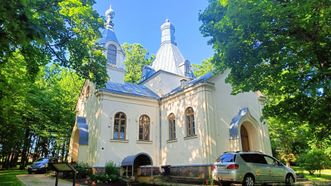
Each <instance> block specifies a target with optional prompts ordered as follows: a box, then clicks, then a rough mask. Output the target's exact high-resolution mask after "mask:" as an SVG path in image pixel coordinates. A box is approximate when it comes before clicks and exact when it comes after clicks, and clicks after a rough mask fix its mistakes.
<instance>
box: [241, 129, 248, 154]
mask: <svg viewBox="0 0 331 186" xmlns="http://www.w3.org/2000/svg"><path fill="white" fill-rule="evenodd" d="M240 134H241V145H242V150H243V151H245V152H248V151H250V148H249V138H248V132H247V130H246V127H245V126H243V125H242V126H241V127H240Z"/></svg>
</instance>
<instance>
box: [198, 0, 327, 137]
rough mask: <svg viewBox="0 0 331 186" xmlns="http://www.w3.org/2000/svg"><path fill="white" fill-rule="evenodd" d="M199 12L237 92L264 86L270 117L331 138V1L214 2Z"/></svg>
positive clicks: (220, 63)
mask: <svg viewBox="0 0 331 186" xmlns="http://www.w3.org/2000/svg"><path fill="white" fill-rule="evenodd" d="M209 2H210V3H209V6H208V7H207V8H206V9H205V10H204V11H203V12H202V13H201V14H200V20H201V21H202V23H203V24H202V26H201V32H202V33H203V35H204V36H206V37H210V38H211V39H210V41H209V43H210V44H212V45H213V48H214V50H215V55H214V59H215V60H214V63H215V67H216V69H217V70H221V71H222V70H224V69H225V68H229V69H231V72H230V74H229V76H228V78H227V81H228V82H230V83H231V84H232V87H233V93H234V94H237V93H240V92H247V91H257V90H260V91H261V92H262V93H263V94H265V95H266V96H268V101H267V103H266V105H265V107H264V115H265V116H266V117H269V116H273V117H277V118H279V119H281V120H283V121H291V122H295V123H308V124H309V127H310V128H311V131H312V132H313V133H314V135H315V138H318V139H321V140H326V139H327V140H329V141H330V138H331V130H329V129H330V127H331V112H330V110H331V93H330V89H331V81H330V77H331V69H330V68H331V67H330V64H331V63H330V61H331V59H330V56H331V53H330V50H331V38H330V33H331V28H330V17H331V9H330V7H331V1H328V0H311V1H300V0H293V1H280V0H277V1H271V0H257V1H245V0H233V1H227V0H222V1H219V0H210V1H209Z"/></svg>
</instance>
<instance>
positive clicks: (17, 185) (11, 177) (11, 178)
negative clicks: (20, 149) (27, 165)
mask: <svg viewBox="0 0 331 186" xmlns="http://www.w3.org/2000/svg"><path fill="white" fill-rule="evenodd" d="M26 173H27V171H26V170H0V185H11V186H24V185H23V184H22V182H20V181H19V180H18V179H17V178H16V175H19V174H26Z"/></svg>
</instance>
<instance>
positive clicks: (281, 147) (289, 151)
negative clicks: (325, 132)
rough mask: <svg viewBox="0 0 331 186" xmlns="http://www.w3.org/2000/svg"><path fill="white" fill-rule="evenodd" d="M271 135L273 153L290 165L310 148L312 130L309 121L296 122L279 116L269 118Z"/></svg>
mask: <svg viewBox="0 0 331 186" xmlns="http://www.w3.org/2000/svg"><path fill="white" fill-rule="evenodd" d="M268 124H269V135H270V140H271V148H272V150H273V155H275V156H276V157H278V158H279V159H281V160H283V161H285V163H286V165H287V166H289V165H290V163H291V162H296V160H297V157H298V156H299V155H300V154H301V153H302V152H304V151H306V150H308V149H309V145H307V143H308V142H310V141H311V135H310V134H311V131H310V129H309V127H308V124H307V123H294V122H292V121H287V120H285V121H283V120H280V119H277V118H269V120H268Z"/></svg>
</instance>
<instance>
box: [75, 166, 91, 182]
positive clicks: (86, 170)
mask: <svg viewBox="0 0 331 186" xmlns="http://www.w3.org/2000/svg"><path fill="white" fill-rule="evenodd" d="M74 168H75V169H76V171H77V172H78V173H77V175H76V176H77V178H78V179H80V178H86V177H87V176H88V175H89V174H90V169H91V167H90V166H89V165H88V164H87V163H84V162H79V163H77V164H75V165H74Z"/></svg>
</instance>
